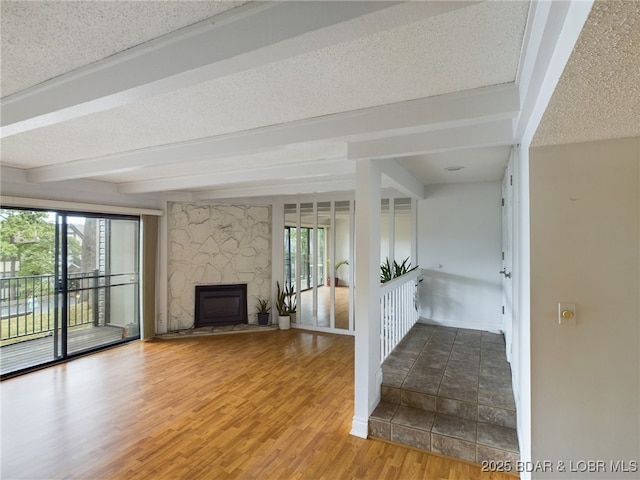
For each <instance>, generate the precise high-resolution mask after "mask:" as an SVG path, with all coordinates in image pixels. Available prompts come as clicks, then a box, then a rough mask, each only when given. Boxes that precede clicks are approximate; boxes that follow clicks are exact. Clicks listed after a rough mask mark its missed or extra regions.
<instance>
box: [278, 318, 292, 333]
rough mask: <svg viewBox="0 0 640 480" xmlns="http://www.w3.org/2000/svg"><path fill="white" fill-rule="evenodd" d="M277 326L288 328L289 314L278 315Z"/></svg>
mask: <svg viewBox="0 0 640 480" xmlns="http://www.w3.org/2000/svg"><path fill="white" fill-rule="evenodd" d="M278 327H279V328H280V330H289V329H290V328H291V318H290V317H289V315H279V316H278Z"/></svg>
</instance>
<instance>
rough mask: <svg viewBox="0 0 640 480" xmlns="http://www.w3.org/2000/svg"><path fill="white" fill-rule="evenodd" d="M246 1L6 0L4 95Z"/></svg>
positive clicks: (3, 18)
mask: <svg viewBox="0 0 640 480" xmlns="http://www.w3.org/2000/svg"><path fill="white" fill-rule="evenodd" d="M243 3H246V1H227V0H225V1H186V2H185V1H173V0H167V1H117V2H116V1H84V2H77V1H74V2H67V1H38V0H36V1H7V0H2V2H1V6H0V14H1V15H0V18H1V24H0V25H1V30H2V46H1V57H2V83H1V84H0V85H1V92H2V96H3V97H4V96H7V95H10V94H12V93H15V92H18V91H20V90H23V89H25V88H28V87H31V86H33V85H36V84H38V83H41V82H44V81H45V80H48V79H50V78H54V77H56V76H58V75H61V74H63V73H66V72H69V71H71V70H74V69H76V68H79V67H82V66H84V65H88V64H90V63H93V62H95V61H97V60H100V59H102V58H105V57H108V56H110V55H113V54H115V53H118V52H121V51H123V50H127V49H128V48H131V47H133V46H136V45H139V44H141V43H144V42H147V41H149V40H151V39H154V38H157V37H159V36H161V35H164V34H166V33H169V32H172V31H174V30H177V29H179V28H182V27H185V26H188V25H191V24H193V23H196V22H198V21H201V20H204V19H205V18H209V17H212V16H214V15H217V14H219V13H221V12H224V11H226V10H230V9H232V8H234V7H236V6H238V5H241V4H243Z"/></svg>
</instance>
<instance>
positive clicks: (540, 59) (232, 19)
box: [0, 0, 640, 200]
mask: <svg viewBox="0 0 640 480" xmlns="http://www.w3.org/2000/svg"><path fill="white" fill-rule="evenodd" d="M242 3H246V2H242V1H238V2H227V1H222V2H209V1H207V2H200V1H172V0H169V1H148V2H147V1H81V2H64V1H30V2H27V1H24V2H23V1H5V0H2V2H0V5H1V7H0V8H1V9H2V10H1V12H0V13H1V14H2V18H1V22H2V23H1V25H0V26H1V27H2V31H1V32H0V33H1V35H2V36H1V43H2V45H1V47H2V51H1V54H2V58H1V61H2V65H1V66H2V71H1V75H2V79H1V83H0V85H1V87H2V97H3V104H2V105H3V109H4V108H5V107H7V110H6V112H10V111H11V108H13V109H14V111H18V115H17V117H16V118H17V119H16V118H11V117H10V115H6V116H4V117H3V125H9V126H12V125H16V124H18V123H21V122H22V123H23V125H19V126H18V127H19V128H15V129H13V130H11V129H8V130H5V129H3V132H2V135H3V138H2V149H1V156H2V157H1V160H2V167H3V168H4V167H7V166H13V167H15V168H19V169H26V170H27V172H26V173H25V172H17V174H16V175H13V177H12V178H18V177H20V175H22V176H21V177H20V178H26V179H28V180H29V181H30V182H33V185H36V186H37V187H38V188H40V187H41V186H42V191H43V192H45V194H46V191H47V188H48V187H49V186H51V185H52V183H51V182H54V181H55V182H57V181H60V182H62V183H60V184H59V185H63V184H64V181H66V180H70V181H73V180H74V179H95V180H100V181H103V182H112V183H115V184H117V185H118V189H119V191H120V192H121V193H124V194H131V195H134V194H142V195H144V194H150V193H152V192H173V191H178V192H183V193H178V194H177V195H185V197H184V198H194V199H196V200H206V199H214V198H234V197H233V195H236V196H240V197H242V198H244V197H246V196H260V195H287V194H300V193H315V192H328V191H332V190H330V188H334V191H335V190H341V191H344V190H352V189H353V188H354V184H353V168H352V167H353V166H354V165H355V162H353V161H352V159H358V158H379V159H382V160H383V161H384V160H386V159H388V160H390V161H392V160H397V162H398V163H399V164H401V165H404V167H405V169H406V170H407V171H408V172H409V173H411V174H412V175H413V176H414V177H416V178H417V179H418V180H419V182H418V185H417V186H416V185H414V187H415V189H414V191H417V192H419V191H420V188H419V183H422V184H424V185H433V184H437V183H460V182H472V181H498V180H499V179H500V178H501V177H502V174H503V172H504V167H505V165H506V162H507V159H508V157H509V149H510V146H511V145H512V144H513V143H517V140H518V139H517V138H515V135H516V134H517V132H521V131H522V128H525V127H524V125H525V124H523V122H522V119H523V118H527V119H528V118H529V117H528V115H529V113H527V112H526V108H525V107H526V105H531V104H533V103H535V101H536V100H535V99H537V98H539V97H538V96H537V95H538V92H539V90H536V88H538V87H540V85H541V83H544V84H547V80H548V79H549V78H551V76H550V75H548V74H549V73H550V72H551V71H552V68H551V67H550V64H549V63H548V62H549V58H550V57H551V56H552V55H553V54H554V52H557V50H556V49H555V45H558V44H559V43H558V42H563V41H566V42H570V43H566V44H565V45H567V46H570V45H573V44H574V42H575V39H576V35H577V30H576V29H574V28H571V27H572V26H575V25H582V22H583V21H584V18H585V17H586V16H587V14H588V12H589V8H590V7H591V4H589V3H587V4H585V3H580V1H579V0H577V1H576V2H575V3H574V4H572V5H573V6H574V7H575V8H570V9H568V8H565V4H563V0H557V1H553V2H551V3H549V4H547V3H545V2H536V3H533V4H531V5H530V4H529V2H528V1H485V2H475V1H468V2H448V3H437V2H406V3H399V4H393V5H387V4H382V3H380V4H373V3H362V2H353V4H351V2H341V3H340V4H338V3H332V2H326V3H325V2H317V3H314V2H300V3H298V2H293V1H289V2H275V3H257V2H249V5H245V6H244V7H242V8H238V9H234V7H236V6H238V5H240V4H242ZM309 5H311V6H314V8H317V9H316V10H308V8H310V7H309ZM337 5H341V6H340V8H338V7H337ZM363 5H367V7H362V6H363ZM372 5H377V6H376V7H375V8H373V7H372ZM378 5H382V6H380V7H379V8H378ZM441 6H444V8H440V7H441ZM547 6H548V7H549V8H547ZM530 7H531V8H530ZM325 8H326V10H325ZM227 10H230V11H228V12H227ZM309 11H314V12H317V13H318V15H317V17H313V16H310V15H308V12H309ZM274 12H275V13H274ZM294 12H299V13H298V15H299V16H297V17H296V16H295V15H296V14H295V13H294ZM336 12H338V13H336ZM349 12H351V13H352V15H351V13H349ZM220 13H223V15H222V16H221V17H218V18H217V19H215V24H213V22H209V23H211V25H209V26H208V27H206V28H204V29H203V30H205V31H207V32H210V33H212V34H213V35H217V36H214V37H206V38H215V39H216V40H215V41H217V42H219V43H217V44H213V45H224V46H225V47H229V46H232V47H236V46H237V48H222V49H220V50H221V51H223V52H228V57H224V53H222V54H221V55H222V56H220V57H215V58H209V57H207V56H206V55H203V53H211V52H213V53H216V54H218V53H219V52H218V50H217V49H209V48H207V47H206V45H209V44H208V43H206V41H202V43H197V42H200V41H201V40H200V37H195V36H193V35H192V31H191V30H190V31H189V33H187V32H185V31H184V30H182V31H180V32H178V33H177V34H175V35H171V42H153V43H146V42H149V41H150V40H153V39H156V38H157V37H159V36H162V35H165V34H168V33H172V32H174V31H175V30H178V29H181V28H183V27H187V26H189V25H192V24H194V23H197V22H200V21H202V20H204V19H209V18H212V17H215V16H216V15H217V14H220ZM547 13H549V16H547ZM334 14H335V15H334ZM529 14H531V17H530V18H529V17H528V16H529ZM269 15H272V16H271V17H269ZM290 18H295V19H297V20H298V21H297V22H296V21H289V19H290ZM309 18H318V19H322V20H323V21H324V20H326V23H322V22H319V23H314V22H305V20H307V19H309ZM639 18H640V3H639V2H636V1H626V2H618V1H608V2H600V1H596V3H595V6H594V7H593V10H592V12H591V14H590V16H589V18H588V20H587V22H586V24H585V26H584V29H583V31H582V34H581V36H580V38H579V41H578V43H577V44H576V46H575V49H574V51H573V54H572V56H571V58H570V59H569V62H568V64H567V66H566V68H565V70H564V73H563V75H562V78H561V79H560V82H559V84H558V87H557V89H556V90H555V94H554V95H553V98H552V99H551V103H550V105H549V108H548V109H547V111H546V113H545V115H544V117H543V120H542V123H541V125H540V126H539V128H538V131H537V133H536V136H535V139H534V143H535V144H537V145H544V144H551V143H560V142H577V141H583V140H594V139H599V138H613V137H623V136H630V135H640V131H639V130H640V121H639V119H640V103H639V102H640V91H639V90H638V89H639V85H640V78H639V75H640V59H639V56H640V39H639V35H640V22H639ZM223 19H224V20H223ZM265 19H269V20H273V19H280V20H283V21H282V25H281V27H280V28H279V29H278V30H277V31H278V32H282V33H283V35H284V36H283V37H277V38H276V39H275V40H272V41H271V43H269V38H270V37H269V35H266V34H265V31H269V29H270V25H271V23H269V21H266V22H264V21H262V20H265ZM219 20H222V21H219ZM527 20H530V21H531V24H530V25H529V27H530V28H527V29H525V24H526V22H527ZM252 21H253V22H254V23H251V22H252ZM332 22H333V23H332ZM221 25H226V26H227V27H221ZM249 25H251V26H252V27H253V28H248V26H249ZM297 26H300V28H299V29H296V28H295V27H297ZM219 27H220V28H219ZM565 27H567V28H565ZM225 28H227V30H225ZM271 31H273V28H272V27H271ZM525 36H526V41H525V43H524V44H523V38H524V37H525ZM196 38H197V40H194V39H196ZM185 39H191V41H192V43H190V44H189V43H184V44H182V45H188V48H184V49H183V50H171V48H169V47H170V46H173V45H174V43H173V42H174V41H175V42H180V41H182V40H185ZM138 45H141V47H140V48H136V49H132V47H136V46H138ZM523 45H524V49H523ZM298 47H299V48H298ZM560 50H561V49H560ZM142 51H146V52H149V51H153V52H154V55H156V57H155V58H157V59H158V61H157V63H156V64H155V65H162V66H167V65H170V66H175V71H171V73H170V75H173V76H172V77H171V79H170V80H171V81H167V82H166V83H162V82H164V81H165V80H166V79H167V78H168V77H162V75H163V73H162V72H156V70H155V69H154V68H148V67H147V66H148V65H149V64H147V63H144V62H140V61H139V60H140V58H141V57H142V55H144V54H143V53H140V52H142ZM121 52H123V53H122V54H121V55H120V56H118V57H115V58H113V57H111V58H110V56H113V55H114V54H118V53H121ZM172 52H173V53H172ZM177 52H179V53H177ZM192 55H193V57H194V61H195V62H197V61H202V63H201V64H198V63H194V64H189V65H187V64H183V63H180V62H178V61H177V60H179V59H182V58H189V59H190V58H191V56H192ZM559 56H561V55H559ZM104 58H109V62H107V63H104V62H100V61H101V59H104ZM126 62H129V63H126ZM224 62H229V63H232V64H234V65H236V66H237V68H231V67H229V68H227V67H228V64H224ZM234 62H237V63H234ZM220 64H224V65H223V66H222V67H220ZM114 65H126V68H127V69H128V70H126V71H124V72H123V70H122V69H121V70H117V69H116V68H113V66H114ZM152 65H153V64H152ZM192 65H193V66H192ZM85 66H91V67H90V68H88V69H82V67H85ZM520 66H522V67H523V68H522V69H521V71H520V72H518V68H519V67H520ZM210 67H211V68H210ZM529 67H531V68H529ZM78 68H81V70H80V72H78V71H77V70H76V71H75V72H74V73H72V74H70V75H68V76H67V77H65V78H66V79H67V80H69V83H65V84H64V85H71V87H69V88H68V90H66V91H64V92H65V93H64V94H63V95H60V96H58V97H56V99H61V100H63V101H62V102H57V103H56V102H55V101H53V102H50V101H51V97H52V96H53V95H52V94H51V92H53V91H56V92H57V91H59V90H55V89H56V88H57V87H58V86H59V85H61V84H62V82H60V81H59V80H55V81H53V82H47V80H49V79H55V78H56V77H58V76H60V75H62V74H65V73H68V72H73V71H74V70H75V69H78ZM547 69H549V70H547ZM158 70H162V69H161V68H159V69H158ZM87 71H90V72H91V73H92V75H95V76H93V77H91V76H90V75H86V76H84V75H83V73H86V72H87ZM163 72H164V70H163ZM123 73H124V74H123ZM518 73H519V74H520V75H518ZM129 74H130V77H131V78H129V77H127V75H129ZM147 74H148V75H147ZM125 77H126V78H127V79H128V80H127V81H130V82H133V83H126V81H123V82H118V81H112V79H117V80H122V79H124V78H125ZM554 77H556V75H554ZM541 79H544V80H541ZM137 80H139V82H140V83H138V84H136V83H135V81H137ZM76 81H77V83H74V82H76ZM83 82H84V83H83ZM172 82H175V83H172ZM101 84H105V85H107V86H108V87H112V88H113V91H111V90H109V91H107V92H106V93H105V92H103V91H102V90H100V89H99V88H95V89H94V88H93V87H94V86H99V87H100V88H102V86H103V85H101ZM532 84H535V85H536V86H535V87H534V88H532V87H531V85H532ZM34 85H41V86H40V87H38V88H36V89H32V90H30V91H27V92H24V93H23V94H21V95H10V94H12V93H18V92H20V91H22V90H24V89H25V88H29V87H32V86H34ZM76 86H78V87H79V88H75V87H76ZM165 86H166V88H165ZM48 87H51V88H48ZM85 89H86V90H87V91H88V92H85ZM34 92H35V93H34ZM7 95H9V98H7ZM38 95H41V96H38ZM91 95H94V96H93V97H91ZM112 100H113V101H112ZM519 100H520V101H521V103H520V104H518V101H519ZM30 101H31V103H29V102H30ZM64 102H67V103H64ZM100 102H103V103H100ZM49 103H51V104H52V105H49ZM94 103H95V104H97V103H100V105H99V106H96V105H94ZM47 108H50V109H49V110H47ZM520 108H523V111H522V112H519V109H520ZM67 110H68V111H69V112H70V113H69V114H67V113H68V112H67ZM43 112H44V113H43ZM21 115H22V116H21ZM41 117H47V118H44V119H42V121H41ZM5 120H6V121H5ZM12 122H13V123H12ZM503 127H504V128H503ZM520 127H522V128H520ZM348 159H349V160H348ZM347 163H348V164H349V168H347V166H346V164H347ZM289 166H291V170H289ZM456 166H463V167H464V168H463V169H461V170H458V171H454V172H450V171H446V167H456ZM38 167H44V168H38ZM324 169H326V171H325V170H324ZM332 169H333V171H332ZM398 170H399V171H402V169H398ZM12 172H13V171H12ZM14 173H16V172H14ZM404 173H406V172H404ZM243 175H244V177H243ZM391 176H393V175H391ZM401 176H402V175H400V177H401ZM9 177H11V176H9ZM316 180H317V181H316ZM225 182H226V183H225ZM259 182H262V183H263V184H264V185H270V186H272V187H273V188H262V186H260V185H258V183H259ZM314 182H315V185H314ZM393 182H394V179H392V181H391V183H392V184H393ZM399 183H403V182H402V179H401V180H398V181H397V182H396V185H397V184H399ZM408 183H411V182H408ZM4 185H7V182H4V181H3V186H4ZM16 185H18V182H16ZM33 185H32V186H33ZM18 186H19V185H18ZM404 187H406V185H404ZM56 188H57V187H56ZM400 188H403V186H402V185H401V186H400ZM408 188H409V189H411V188H412V187H408ZM305 189H306V190H305ZM254 190H255V192H258V193H255V192H254ZM194 192H196V193H194ZM189 196H190V197H189ZM180 198H183V197H180Z"/></svg>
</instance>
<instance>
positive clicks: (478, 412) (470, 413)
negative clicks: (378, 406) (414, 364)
mask: <svg viewBox="0 0 640 480" xmlns="http://www.w3.org/2000/svg"><path fill="white" fill-rule="evenodd" d="M381 400H382V402H384V403H387V404H393V405H400V406H406V407H412V408H416V409H419V410H425V411H428V412H434V413H441V414H444V415H449V416H454V417H458V418H462V419H465V420H472V421H476V422H481V423H489V424H493V425H498V426H501V427H508V428H516V410H515V407H513V408H509V406H508V405H507V404H506V403H504V402H502V401H501V399H499V398H497V397H495V396H491V395H487V396H486V398H484V397H483V398H480V399H479V400H478V402H469V401H464V400H460V399H455V398H448V397H445V396H441V395H430V394H428V393H424V392H416V391H412V390H407V389H403V388H397V387H390V386H387V385H384V384H383V385H382V389H381Z"/></svg>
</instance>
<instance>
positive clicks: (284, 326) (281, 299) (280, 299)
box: [276, 282, 291, 330]
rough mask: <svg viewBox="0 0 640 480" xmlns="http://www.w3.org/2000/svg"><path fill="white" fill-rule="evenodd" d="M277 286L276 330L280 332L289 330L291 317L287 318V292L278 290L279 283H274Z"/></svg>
mask: <svg viewBox="0 0 640 480" xmlns="http://www.w3.org/2000/svg"><path fill="white" fill-rule="evenodd" d="M276 285H277V286H278V295H277V297H276V309H277V310H278V328H280V330H289V329H290V328H291V317H290V316H289V304H288V291H287V288H286V287H285V289H284V290H281V289H280V282H276Z"/></svg>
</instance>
